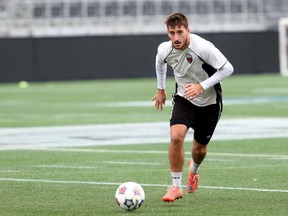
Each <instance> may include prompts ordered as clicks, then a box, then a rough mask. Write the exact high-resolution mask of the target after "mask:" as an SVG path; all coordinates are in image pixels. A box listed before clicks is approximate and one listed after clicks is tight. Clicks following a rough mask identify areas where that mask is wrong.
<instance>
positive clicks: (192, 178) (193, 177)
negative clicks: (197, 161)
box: [186, 160, 199, 193]
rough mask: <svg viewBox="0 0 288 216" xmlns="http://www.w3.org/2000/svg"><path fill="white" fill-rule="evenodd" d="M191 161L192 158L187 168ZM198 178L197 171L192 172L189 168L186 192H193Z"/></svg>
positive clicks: (196, 186)
mask: <svg viewBox="0 0 288 216" xmlns="http://www.w3.org/2000/svg"><path fill="white" fill-rule="evenodd" d="M191 163H192V160H190V161H189V163H188V167H189V168H190V164H191ZM198 180H199V174H198V173H195V174H193V173H192V172H191V171H190V169H189V173H188V179H187V182H186V191H187V192H188V193H194V192H195V191H196V190H197V188H198Z"/></svg>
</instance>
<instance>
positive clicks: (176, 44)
mask: <svg viewBox="0 0 288 216" xmlns="http://www.w3.org/2000/svg"><path fill="white" fill-rule="evenodd" d="M165 24H166V26H167V33H168V37H169V38H170V40H169V41H166V42H163V43H161V44H160V45H159V46H158V52H157V55H156V62H155V67H156V75H157V87H158V90H157V92H156V94H155V96H154V97H153V98H152V101H155V108H156V109H158V110H162V109H163V106H164V105H165V101H166V90H165V81H166V72H167V65H169V66H171V68H172V69H173V73H174V77H175V81H176V93H175V94H174V96H173V102H172V112H171V117H170V139H171V140H170V141H171V143H170V146H169V161H170V171H171V177H172V186H171V187H169V188H168V191H167V193H166V195H165V196H164V197H163V198H162V200H163V201H164V202H174V200H176V199H180V198H182V197H183V192H182V190H181V180H182V170H183V166H184V160H185V158H184V148H183V143H184V139H185V136H186V133H187V131H188V129H189V128H192V129H193V130H194V139H193V146H192V151H191V156H192V159H191V160H190V161H189V162H188V167H189V174H188V179H187V182H186V191H187V192H188V193H193V192H195V191H196V189H197V187H198V179H199V168H200V165H201V163H202V162H203V160H204V158H205V156H206V154H207V145H208V143H209V141H210V139H211V137H212V135H213V132H214V129H215V127H216V125H217V122H218V120H219V118H220V116H221V112H222V89H221V83H220V82H221V81H222V80H223V79H225V78H226V77H228V76H229V75H231V74H232V73H233V70H234V69H233V66H232V65H231V64H230V63H229V61H228V60H227V58H226V57H225V56H224V55H223V54H222V53H221V52H220V51H219V49H217V48H216V47H215V46H214V45H213V44H212V43H211V42H209V41H207V40H205V39H203V38H202V37H200V36H198V35H196V34H191V33H190V28H189V25H188V20H187V17H186V16H185V15H184V14H182V13H174V14H172V15H170V16H169V17H168V18H167V19H166V21H165Z"/></svg>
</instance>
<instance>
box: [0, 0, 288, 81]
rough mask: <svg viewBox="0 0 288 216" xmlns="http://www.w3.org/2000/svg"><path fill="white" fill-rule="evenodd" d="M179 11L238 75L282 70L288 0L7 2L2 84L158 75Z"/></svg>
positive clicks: (1, 7) (0, 54)
mask: <svg viewBox="0 0 288 216" xmlns="http://www.w3.org/2000/svg"><path fill="white" fill-rule="evenodd" d="M174 12H183V13H185V14H186V15H187V16H188V18H189V22H190V28H191V31H192V32H193V33H196V34H199V35H200V36H202V37H204V38H206V39H208V40H210V41H211V42H213V43H214V44H215V45H216V46H217V47H218V48H220V50H221V51H222V52H223V53H224V55H226V57H227V58H228V59H229V60H230V62H231V63H232V64H233V65H234V67H235V74H250V73H252V74H260V73H261V74H262V73H279V39H278V38H279V36H278V21H279V19H280V18H282V17H287V16H288V1H287V0H273V1H271V0H182V1H172V0H164V1H162V0H154V1H153V0H106V1H104V0H0V70H1V76H0V82H17V81H20V80H27V81H51V80H79V79H81V80H85V79H104V78H105V79H106V78H134V77H152V76H153V77H154V76H155V69H154V59H155V55H156V51H157V46H158V45H159V44H160V43H161V42H162V41H165V40H168V37H167V35H166V26H165V24H164V21H165V19H166V17H167V16H168V15H169V14H171V13H174ZM171 75H172V74H171V73H170V76H171Z"/></svg>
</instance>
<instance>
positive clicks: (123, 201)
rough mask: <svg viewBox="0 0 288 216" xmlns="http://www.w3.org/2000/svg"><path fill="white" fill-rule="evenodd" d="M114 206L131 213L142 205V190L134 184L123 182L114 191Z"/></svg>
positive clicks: (143, 196)
mask: <svg viewBox="0 0 288 216" xmlns="http://www.w3.org/2000/svg"><path fill="white" fill-rule="evenodd" d="M115 198H116V204H117V205H118V206H119V207H120V208H122V209H124V210H127V211H133V210H136V209H138V208H140V206H141V205H142V204H143V202H144V200H145V193H144V190H143V188H142V187H141V186H140V185H139V184H137V183H135V182H125V183H123V184H121V185H120V186H119V187H118V189H117V190H116V194H115Z"/></svg>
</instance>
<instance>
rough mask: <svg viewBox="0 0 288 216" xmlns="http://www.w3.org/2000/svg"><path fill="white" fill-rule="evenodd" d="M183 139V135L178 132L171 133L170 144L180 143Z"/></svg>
mask: <svg viewBox="0 0 288 216" xmlns="http://www.w3.org/2000/svg"><path fill="white" fill-rule="evenodd" d="M183 141H184V136H183V135H181V134H179V133H172V134H171V144H172V145H182V144H183Z"/></svg>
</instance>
